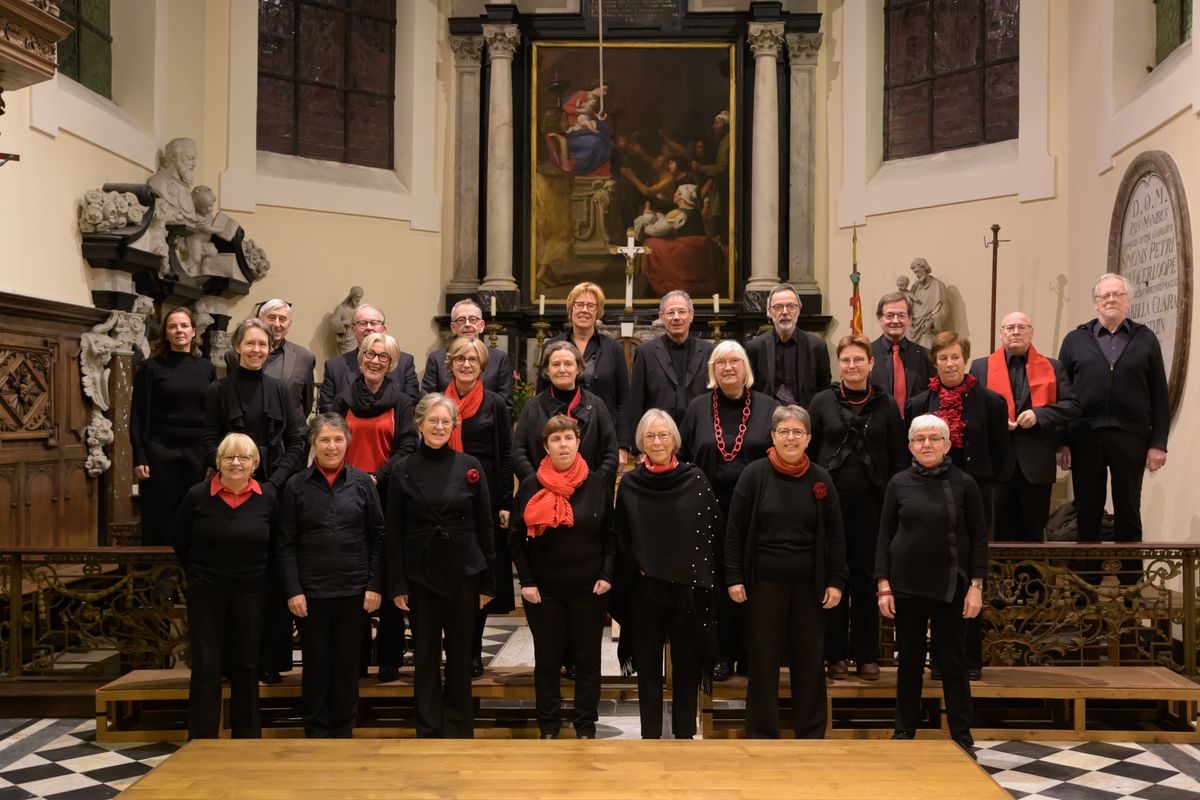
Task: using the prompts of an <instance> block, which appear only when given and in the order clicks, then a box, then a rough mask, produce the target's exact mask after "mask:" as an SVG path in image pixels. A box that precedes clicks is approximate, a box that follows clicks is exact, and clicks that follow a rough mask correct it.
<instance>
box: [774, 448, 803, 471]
mask: <svg viewBox="0 0 1200 800" xmlns="http://www.w3.org/2000/svg"><path fill="white" fill-rule="evenodd" d="M767 458H769V459H771V466H772V467H774V468H775V470H776V471H777V472H782V473H783V474H784V475H790V476H791V477H793V478H799V477H800V476H801V475H803V474H804V473H806V472H808V463H809V462H808V453H805V454H804V455H802V456H801V457H800V460H799V461H798V462H797V463H795V464H789V463H787V462H786V461H784V460H783V459H782V458H781V457H780V455H779V453H777V452H775V448H774V447H769V448H767Z"/></svg>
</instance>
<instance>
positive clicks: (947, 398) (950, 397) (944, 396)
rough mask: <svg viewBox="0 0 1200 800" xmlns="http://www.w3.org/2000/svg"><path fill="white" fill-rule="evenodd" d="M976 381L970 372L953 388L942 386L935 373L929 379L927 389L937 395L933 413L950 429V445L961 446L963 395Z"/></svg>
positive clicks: (963, 425)
mask: <svg viewBox="0 0 1200 800" xmlns="http://www.w3.org/2000/svg"><path fill="white" fill-rule="evenodd" d="M976 383H977V381H976V380H975V376H974V375H972V374H970V373H967V377H965V378H963V382H962V383H960V384H959V385H958V386H955V387H954V388H953V389H947V388H946V387H945V386H943V385H942V381H941V380H940V379H939V378H938V377H937V376H936V375H935V376H934V377H932V378H930V379H929V391H931V392H937V396H938V410H937V411H935V412H933V413H934V416H937V417H940V418H941V420H942V421H943V422H945V423H946V427H948V428H949V429H950V446H951V447H959V448H961V447H962V446H963V431H964V430H965V428H966V424H965V423H964V422H963V395H964V394H966V393H967V392H969V391H971V390H972V389H974V388H975V384H976Z"/></svg>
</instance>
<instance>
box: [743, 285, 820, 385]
mask: <svg viewBox="0 0 1200 800" xmlns="http://www.w3.org/2000/svg"><path fill="white" fill-rule="evenodd" d="M801 308H803V306H802V305H801V303H800V295H799V294H797V293H796V290H795V289H793V288H792V287H791V286H789V285H787V284H786V283H781V284H779V285H778V286H776V287H775V288H774V289H772V290H771V294H770V295H769V296H768V297H767V318H768V319H770V320H771V324H772V325H774V326H775V329H774V330H771V331H767V332H766V333H764V334H761V335H759V336H756V337H754V338H753V339H751V340H750V343H749V344H747V345H746V355H747V356H749V357H750V367H751V369H753V370H754V388H755V389H756V390H758V391H760V392H762V393H763V394H765V395H769V396H771V397H773V398H775V399H776V400H778V401H779V404H780V405H788V404H791V403H795V404H796V405H799V406H801V407H803V408H808V402H809V401H810V400H812V396H813V395H814V394H816V393H817V392H819V391H821V390H822V389H828V388H829V375H830V373H829V348H828V347H826V346H825V341H824V340H823V339H821V338H820V337H819V336H816V335H814V334H811V333H809V332H807V331H802V330H799V329H798V328H797V327H796V321H797V320H798V319H799V317H800V310H801Z"/></svg>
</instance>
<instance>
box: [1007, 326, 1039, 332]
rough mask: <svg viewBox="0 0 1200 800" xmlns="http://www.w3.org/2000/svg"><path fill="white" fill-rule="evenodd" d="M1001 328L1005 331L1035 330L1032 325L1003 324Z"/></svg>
mask: <svg viewBox="0 0 1200 800" xmlns="http://www.w3.org/2000/svg"><path fill="white" fill-rule="evenodd" d="M1000 330H1001V331H1003V332H1004V333H1024V332H1025V331H1031V330H1033V326H1032V325H1001V326H1000Z"/></svg>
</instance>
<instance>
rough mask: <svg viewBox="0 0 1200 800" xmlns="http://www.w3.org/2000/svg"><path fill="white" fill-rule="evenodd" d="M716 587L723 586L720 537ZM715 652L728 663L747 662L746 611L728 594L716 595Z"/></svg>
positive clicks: (722, 538) (723, 548) (722, 545)
mask: <svg viewBox="0 0 1200 800" xmlns="http://www.w3.org/2000/svg"><path fill="white" fill-rule="evenodd" d="M716 552H717V556H716V579H717V586H724V585H725V560H724V553H725V539H724V535H722V536H721V537H720V539H719V540H718V541H717V545H716ZM717 650H718V651H719V652H720V655H721V657H722V658H728V659H729V660H730V661H748V660H749V659H748V658H747V646H746V609H745V607H744V606H743V605H742V604H741V603H735V602H733V600H731V599H730V597H729V592H726V591H719V592H718V593H717Z"/></svg>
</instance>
